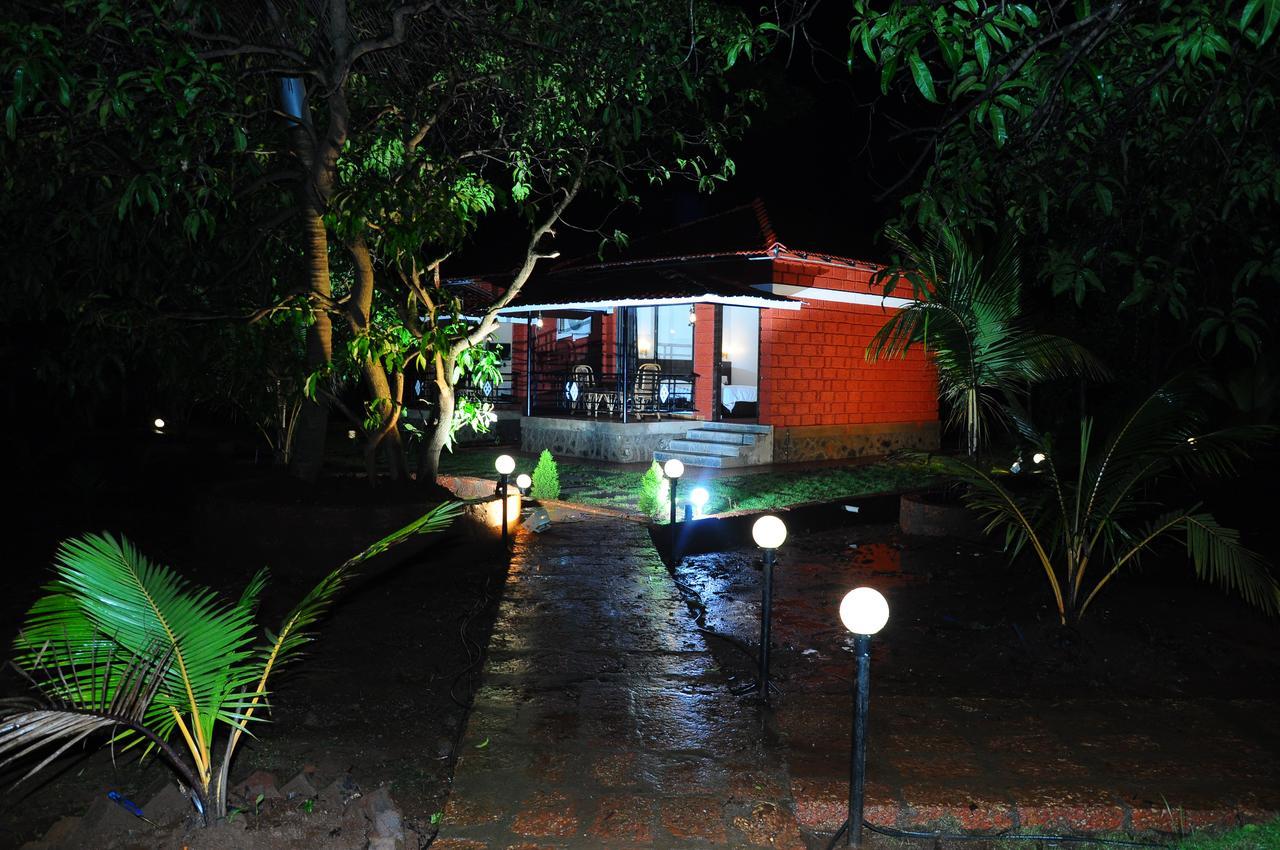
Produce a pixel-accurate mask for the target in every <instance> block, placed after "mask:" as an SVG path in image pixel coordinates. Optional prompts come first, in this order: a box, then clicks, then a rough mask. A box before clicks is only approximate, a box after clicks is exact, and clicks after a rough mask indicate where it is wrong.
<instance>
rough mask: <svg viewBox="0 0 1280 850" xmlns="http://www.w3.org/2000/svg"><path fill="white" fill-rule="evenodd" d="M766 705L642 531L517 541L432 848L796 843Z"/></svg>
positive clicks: (573, 528) (554, 534) (561, 527)
mask: <svg viewBox="0 0 1280 850" xmlns="http://www.w3.org/2000/svg"><path fill="white" fill-rule="evenodd" d="M760 723H761V712H760V711H759V710H758V709H757V708H755V707H754V706H752V705H751V704H750V703H745V702H743V701H741V700H739V699H738V698H736V697H734V696H732V695H731V694H730V693H729V690H728V688H727V687H726V682H725V681H724V679H723V677H722V675H721V673H720V671H719V668H718V666H717V664H716V662H715V660H714V658H713V657H712V655H711V653H710V652H709V650H708V648H707V646H706V644H705V643H704V640H703V637H702V635H701V634H699V633H698V631H697V630H696V628H695V627H694V625H693V623H692V620H691V619H690V617H689V616H688V613H687V608H686V606H685V605H684V603H683V601H682V600H681V598H680V596H679V593H678V591H677V590H676V588H675V585H674V583H673V582H672V581H671V578H670V576H669V575H668V573H667V570H666V568H665V567H664V566H663V564H662V562H661V561H660V560H659V558H658V555H657V553H656V552H654V550H653V548H652V546H651V545H650V542H649V536H648V532H647V530H646V529H645V528H644V527H643V526H641V525H639V524H636V523H632V522H628V521H625V520H620V519H616V518H611V517H605V516H599V515H588V514H577V515H567V516H564V517H562V518H561V519H560V520H559V521H557V522H556V523H555V524H554V525H553V526H552V527H551V529H550V530H549V531H547V532H546V533H544V534H541V535H522V536H521V537H520V538H519V539H518V541H517V543H516V549H515V554H514V558H513V562H512V568H511V573H510V577H509V579H508V582H507V587H506V594H505V596H504V598H503V601H502V603H501V607H500V609H499V612H498V616H497V621H496V622H495V624H494V631H493V637H492V639H491V642H490V645H489V655H488V658H487V661H486V665H485V671H484V678H483V682H482V684H481V687H480V689H479V691H478V692H477V693H476V696H475V704H474V707H473V709H472V713H471V717H470V721H469V723H468V727H467V730H466V733H465V736H464V738H463V741H462V744H461V747H460V753H461V755H460V757H459V760H458V765H457V770H456V772H455V774H454V782H453V790H452V792H451V794H450V797H449V802H448V805H447V807H446V809H445V813H444V818H443V824H442V827H441V831H440V837H439V839H437V841H436V842H435V843H434V844H433V845H432V846H433V847H434V848H437V850H491V849H492V850H499V848H501V850H506V849H507V848H512V847H516V848H526V847H528V848H535V847H536V848H551V847H557V848H566V849H567V848H600V847H609V848H628V847H658V848H663V847H669V848H677V847H679V848H688V850H694V848H716V847H778V848H792V850H803V848H804V846H805V845H804V843H803V841H802V840H801V837H800V833H799V830H798V827H797V824H796V820H795V817H794V814H793V803H792V801H791V798H790V793H789V787H788V783H787V778H786V773H785V771H784V770H783V769H782V768H781V766H780V765H779V764H778V763H777V761H776V760H774V759H773V758H772V756H771V754H770V752H769V751H768V749H767V748H766V747H765V746H764V744H763V743H762V741H763V740H764V737H765V736H764V735H763V734H762V730H761V727H760Z"/></svg>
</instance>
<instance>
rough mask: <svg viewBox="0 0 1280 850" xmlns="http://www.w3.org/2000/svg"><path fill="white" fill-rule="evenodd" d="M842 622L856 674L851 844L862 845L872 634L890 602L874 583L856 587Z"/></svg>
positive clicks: (844, 606)
mask: <svg viewBox="0 0 1280 850" xmlns="http://www.w3.org/2000/svg"><path fill="white" fill-rule="evenodd" d="M840 622H842V623H844V627H845V628H846V629H848V630H849V631H850V632H852V633H853V636H854V655H855V656H856V658H857V675H856V676H855V677H854V686H853V742H852V746H851V747H850V750H849V831H848V832H847V833H846V835H847V837H848V845H847V846H849V847H861V846H862V804H863V788H864V786H865V784H866V770H867V691H868V689H869V688H870V686H871V636H872V635H874V634H875V633H876V632H878V631H880V630H881V629H883V628H884V624H885V623H887V622H889V603H888V602H886V601H885V598H884V596H882V595H881V594H880V591H878V590H876V589H875V588H873V587H856V588H854V589H853V590H851V591H849V592H848V593H846V594H845V597H844V599H842V600H840Z"/></svg>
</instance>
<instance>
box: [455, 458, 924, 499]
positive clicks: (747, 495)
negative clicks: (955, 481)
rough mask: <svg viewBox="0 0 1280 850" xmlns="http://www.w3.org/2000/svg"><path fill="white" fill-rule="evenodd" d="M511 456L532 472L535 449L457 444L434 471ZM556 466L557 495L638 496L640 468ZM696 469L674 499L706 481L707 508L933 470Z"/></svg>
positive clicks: (867, 487)
mask: <svg viewBox="0 0 1280 850" xmlns="http://www.w3.org/2000/svg"><path fill="white" fill-rule="evenodd" d="M504 451H505V452H507V453H508V454H511V455H512V457H514V458H515V459H516V473H517V474H519V473H521V472H528V473H530V474H532V473H533V467H534V465H535V464H536V463H537V460H538V459H537V457H536V456H535V455H526V454H523V453H521V452H514V451H510V450H509V449H497V448H483V449H459V450H458V451H456V452H453V453H452V454H450V453H448V452H446V453H445V454H444V456H443V457H441V459H440V471H441V472H443V473H444V474H446V475H473V476H477V477H481V478H493V477H495V475H496V473H495V472H494V469H493V461H494V458H496V457H497V456H498V455H499V454H501V453H502V452H504ZM556 463H557V466H558V467H559V470H560V498H561V499H563V500H565V501H567V502H577V503H578V504H583V505H594V506H597V507H605V508H614V509H617V510H624V511H634V510H636V502H637V500H638V499H639V496H640V478H641V477H642V476H643V475H644V470H643V469H628V468H624V467H619V466H617V465H616V464H606V463H600V462H596V461H588V460H581V459H578V458H562V459H557V461H556ZM699 472H700V470H698V469H694V468H692V467H690V468H688V469H686V470H685V475H684V477H683V478H682V479H680V489H679V493H680V502H681V503H682V504H683V502H684V500H685V497H686V496H687V495H688V493H690V492H691V491H692V489H693V488H694V487H698V486H703V487H706V489H707V491H708V492H709V494H710V498H709V499H708V501H707V507H706V511H707V513H721V512H723V511H734V510H771V509H774V508H784V507H787V506H788V505H795V504H799V503H801V502H821V501H828V500H832V499H840V498H847V497H850V496H860V495H865V494H867V493H881V492H886V491H893V490H908V489H915V488H918V487H924V486H928V485H929V484H931V483H932V482H934V481H936V480H937V475H936V474H935V473H934V472H933V471H931V470H930V469H929V468H928V467H927V466H925V465H923V464H907V463H901V462H894V461H885V462H882V463H875V464H868V465H865V466H836V467H830V468H817V469H807V470H797V471H794V472H762V473H750V474H743V475H726V476H722V477H717V478H706V479H705V480H700V476H699Z"/></svg>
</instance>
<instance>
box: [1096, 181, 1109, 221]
mask: <svg viewBox="0 0 1280 850" xmlns="http://www.w3.org/2000/svg"><path fill="white" fill-rule="evenodd" d="M1093 196H1094V197H1095V198H1097V199H1098V207H1099V208H1100V209H1101V210H1102V214H1103V215H1111V190H1110V189H1108V188H1107V187H1106V186H1104V185H1103V184H1101V183H1094V184H1093Z"/></svg>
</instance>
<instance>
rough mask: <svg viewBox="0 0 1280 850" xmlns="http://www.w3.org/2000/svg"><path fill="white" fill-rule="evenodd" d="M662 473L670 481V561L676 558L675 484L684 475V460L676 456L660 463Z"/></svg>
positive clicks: (673, 561)
mask: <svg viewBox="0 0 1280 850" xmlns="http://www.w3.org/2000/svg"><path fill="white" fill-rule="evenodd" d="M662 474H663V475H665V476H667V480H668V481H670V482H671V493H670V495H671V523H670V525H671V562H672V563H675V560H676V485H677V484H679V483H680V476H681V475H684V461H682V460H680V458H678V457H673V458H670V459H668V460H667V462H666V463H664V464H662Z"/></svg>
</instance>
